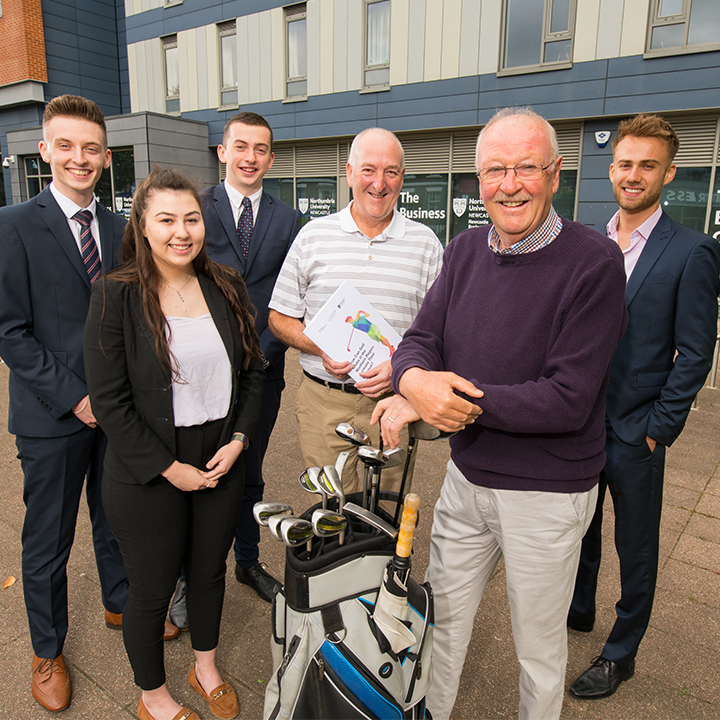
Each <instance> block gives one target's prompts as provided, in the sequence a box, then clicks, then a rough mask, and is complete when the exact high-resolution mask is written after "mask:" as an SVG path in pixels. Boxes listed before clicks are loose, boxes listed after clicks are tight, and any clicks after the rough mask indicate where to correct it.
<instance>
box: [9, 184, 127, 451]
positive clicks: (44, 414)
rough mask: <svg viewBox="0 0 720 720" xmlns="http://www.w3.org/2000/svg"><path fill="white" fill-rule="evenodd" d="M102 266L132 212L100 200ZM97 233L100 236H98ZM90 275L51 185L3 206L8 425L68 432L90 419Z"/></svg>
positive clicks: (28, 431)
mask: <svg viewBox="0 0 720 720" xmlns="http://www.w3.org/2000/svg"><path fill="white" fill-rule="evenodd" d="M96 209H97V210H96V212H97V219H98V224H99V228H100V246H101V251H102V262H103V271H108V270H110V269H112V268H113V267H115V265H116V262H117V257H118V252H119V248H120V243H121V240H122V234H123V229H124V228H125V219H124V218H122V217H120V216H119V215H115V214H114V213H112V212H110V211H109V210H107V209H106V208H104V207H102V206H100V204H99V203H98V204H96ZM96 240H97V238H96ZM89 303H90V280H89V278H88V275H87V272H86V271H85V267H84V265H83V262H82V257H81V256H80V251H79V250H78V247H77V244H76V243H75V239H74V238H73V235H72V232H71V231H70V228H69V227H68V223H67V219H66V217H65V215H64V214H63V211H62V210H61V209H60V206H59V205H58V204H57V202H56V201H55V198H54V197H53V195H52V193H51V192H50V189H49V188H46V189H45V190H43V191H42V192H41V193H40V194H39V195H37V196H36V197H34V198H31V199H30V200H28V201H27V202H24V203H21V204H20V205H12V206H9V207H5V208H0V357H2V358H3V360H5V362H6V363H7V365H8V367H9V368H10V381H9V395H10V412H9V413H8V428H9V430H10V432H11V433H13V434H15V435H24V436H27V437H62V436H65V435H70V434H72V433H75V432H78V431H79V430H80V429H81V428H83V427H85V425H83V423H82V422H81V421H80V420H78V419H77V418H76V417H75V415H74V414H73V413H72V408H73V406H74V405H76V404H77V403H78V402H79V401H80V400H82V398H83V397H85V395H87V387H86V384H85V368H84V366H83V328H84V326H85V317H86V316H87V311H88V306H89Z"/></svg>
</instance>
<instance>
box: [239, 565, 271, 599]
mask: <svg viewBox="0 0 720 720" xmlns="http://www.w3.org/2000/svg"><path fill="white" fill-rule="evenodd" d="M266 567H267V566H266V565H265V563H260V562H256V563H255V564H254V565H251V566H250V567H249V568H241V567H240V566H239V565H237V564H236V565H235V577H236V578H237V581H238V582H241V583H242V584H243V585H249V586H250V587H251V588H252V589H253V590H254V591H255V592H256V593H257V594H258V596H259V597H261V598H262V599H263V600H267V602H272V599H273V598H274V597H275V594H276V593H277V591H278V590H279V589H280V588H281V587H282V585H281V584H280V583H279V582H278V581H277V580H276V579H275V578H274V577H273V576H272V575H271V574H270V573H269V572H268V571H267V570H266V569H265V568H266Z"/></svg>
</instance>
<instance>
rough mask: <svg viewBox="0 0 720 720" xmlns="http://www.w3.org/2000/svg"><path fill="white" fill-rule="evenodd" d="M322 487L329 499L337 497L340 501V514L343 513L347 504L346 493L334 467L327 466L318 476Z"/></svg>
mask: <svg viewBox="0 0 720 720" xmlns="http://www.w3.org/2000/svg"><path fill="white" fill-rule="evenodd" d="M318 482H319V484H320V486H321V487H322V488H323V489H324V490H325V492H327V494H328V497H336V498H337V499H338V503H339V506H338V512H340V513H341V512H342V509H343V505H344V504H345V491H344V489H343V484H342V480H341V478H340V475H339V474H338V471H337V470H336V469H335V466H334V465H325V466H324V467H323V469H322V470H321V471H320V475H318Z"/></svg>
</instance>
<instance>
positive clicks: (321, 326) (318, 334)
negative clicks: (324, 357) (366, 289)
mask: <svg viewBox="0 0 720 720" xmlns="http://www.w3.org/2000/svg"><path fill="white" fill-rule="evenodd" d="M305 334H306V335H307V336H308V337H309V338H310V339H311V340H312V341H313V342H314V343H315V344H316V345H317V346H318V347H319V348H320V349H321V350H322V351H323V352H325V353H327V354H328V355H329V356H330V357H331V358H332V359H333V360H335V361H336V362H340V361H342V360H347V361H348V362H350V363H352V364H353V369H352V370H351V371H350V377H351V378H352V379H353V380H355V382H359V381H360V380H362V377H361V376H360V373H364V372H367V371H368V370H371V369H372V368H374V367H375V366H376V365H379V364H380V363H381V362H384V361H385V360H387V359H388V358H390V357H391V356H392V354H393V353H394V352H395V348H397V346H398V343H399V342H400V335H398V333H397V332H396V331H395V330H393V328H392V327H390V325H389V324H388V322H387V321H386V320H385V318H384V317H383V316H382V315H381V314H380V313H379V312H378V311H377V310H376V309H375V308H374V307H373V306H372V305H371V304H370V303H369V302H368V301H367V300H366V299H365V298H364V297H363V296H362V294H361V293H360V292H359V291H358V290H357V288H356V287H355V286H354V285H353V284H352V283H351V282H348V281H346V282H344V283H343V284H342V285H341V286H340V287H339V288H338V289H337V290H336V291H335V293H334V294H333V296H332V297H331V298H330V299H329V300H328V301H327V302H326V303H325V304H324V305H323V307H322V309H321V310H320V312H319V313H318V314H317V315H316V316H315V317H314V318H313V319H312V320H311V321H310V323H309V324H308V326H307V327H306V328H305Z"/></svg>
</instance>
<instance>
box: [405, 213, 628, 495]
mask: <svg viewBox="0 0 720 720" xmlns="http://www.w3.org/2000/svg"><path fill="white" fill-rule="evenodd" d="M488 231H489V227H485V228H477V229H472V230H466V231H465V232H463V233H461V234H460V235H458V236H457V237H456V238H455V239H454V240H453V241H452V242H451V243H450V244H449V245H448V248H447V250H446V251H445V254H444V256H443V268H442V272H441V274H440V276H439V277H438V279H437V280H436V281H435V283H434V284H433V286H432V287H431V288H430V291H429V292H428V294H427V295H426V297H425V300H424V301H423V304H422V307H421V308H420V312H419V313H418V315H417V317H416V318H415V322H414V323H413V325H412V327H411V328H410V329H409V330H408V331H407V332H406V333H405V335H404V337H403V340H402V342H401V343H400V345H399V347H398V349H397V350H396V352H395V353H394V354H393V358H392V366H393V376H392V379H393V387H394V389H395V390H396V391H397V390H398V388H397V384H398V381H399V379H400V377H401V376H402V374H403V373H404V372H405V371H406V370H408V369H410V368H412V367H420V368H422V369H424V370H447V371H452V372H454V373H457V374H458V375H460V376H462V377H464V378H467V379H468V380H470V381H471V382H472V383H473V384H474V385H476V386H477V387H478V388H480V389H481V390H482V391H483V392H484V393H485V396H484V397H483V398H481V399H480V400H479V401H477V400H473V402H478V404H479V405H480V407H481V408H482V409H483V412H482V414H481V415H480V416H479V417H478V419H477V420H476V422H475V423H474V424H473V425H470V426H468V427H467V428H466V429H465V430H463V431H462V432H461V433H459V434H458V435H456V436H455V437H453V438H452V439H451V441H450V446H451V449H452V458H453V460H454V462H455V464H456V465H457V466H458V468H459V469H460V470H461V471H462V473H463V474H464V475H465V477H466V478H467V479H468V480H470V482H473V483H475V484H476V485H483V486H485V487H491V488H500V489H507V490H541V491H547V492H584V491H586V490H589V489H590V488H592V487H593V485H595V483H596V482H597V480H598V476H599V473H600V470H601V469H602V467H603V465H604V463H605V452H604V450H603V447H604V444H605V389H606V387H607V382H608V369H609V366H610V360H611V359H612V356H613V353H614V352H615V347H616V346H617V343H618V340H619V339H620V338H621V337H622V334H623V332H624V330H625V326H626V324H627V312H626V310H625V270H624V266H623V258H622V253H621V251H620V249H619V248H618V247H617V245H616V244H615V243H613V242H612V241H611V240H609V239H608V238H606V237H605V236H603V235H600V234H599V233H597V232H595V231H594V230H590V229H589V228H587V227H585V226H584V225H581V224H579V223H574V222H570V221H569V220H565V219H563V229H562V231H561V232H560V234H559V235H558V237H557V238H556V239H555V240H554V241H553V242H551V243H550V244H549V245H546V246H545V247H544V248H541V249H540V250H537V251H535V252H532V253H527V254H524V255H497V254H495V253H493V252H492V251H491V250H490V249H489V248H488V243H487V235H488ZM467 399H471V398H467Z"/></svg>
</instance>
